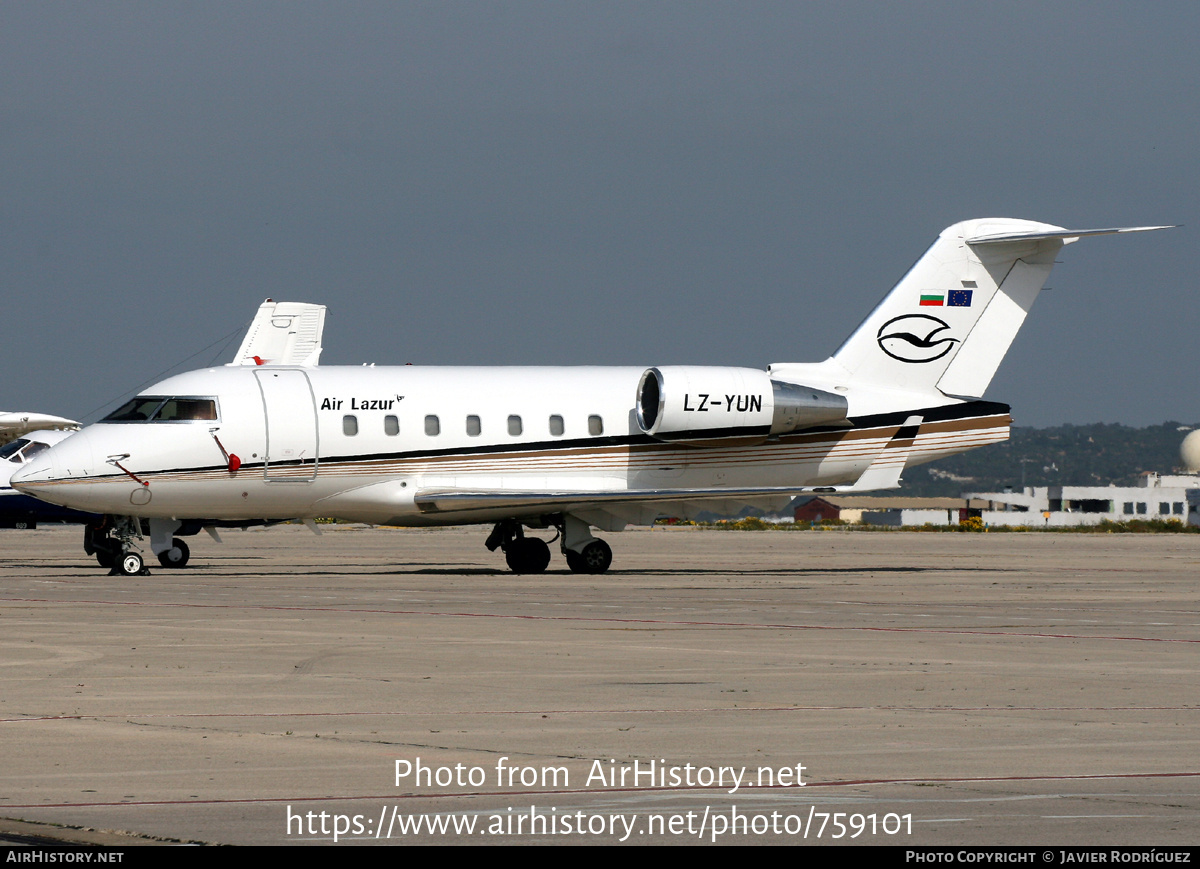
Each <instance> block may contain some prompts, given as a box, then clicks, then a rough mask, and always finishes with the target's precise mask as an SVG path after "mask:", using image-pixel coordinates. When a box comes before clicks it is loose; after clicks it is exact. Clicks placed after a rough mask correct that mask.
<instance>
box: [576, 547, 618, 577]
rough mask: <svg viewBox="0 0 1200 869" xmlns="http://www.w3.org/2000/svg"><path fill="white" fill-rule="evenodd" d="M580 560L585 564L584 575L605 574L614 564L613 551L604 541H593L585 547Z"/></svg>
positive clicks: (580, 554)
mask: <svg viewBox="0 0 1200 869" xmlns="http://www.w3.org/2000/svg"><path fill="white" fill-rule="evenodd" d="M579 558H580V561H582V562H583V572H584V573H604V571H606V570H608V567H609V565H610V564H612V549H611V548H610V547H609V545H608V544H607V543H605V542H604V541H603V540H593V541H592V542H591V543H589V544H588V545H587V546H585V547H583V552H581V553H579ZM569 563H570V562H568V564H569Z"/></svg>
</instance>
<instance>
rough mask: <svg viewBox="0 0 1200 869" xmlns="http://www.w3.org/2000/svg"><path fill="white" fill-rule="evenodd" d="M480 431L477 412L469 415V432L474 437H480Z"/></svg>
mask: <svg viewBox="0 0 1200 869" xmlns="http://www.w3.org/2000/svg"><path fill="white" fill-rule="evenodd" d="M479 431H480V428H479V417H477V416H475V414H471V415H470V416H468V417H467V434H469V435H470V436H471V437H473V438H476V437H479Z"/></svg>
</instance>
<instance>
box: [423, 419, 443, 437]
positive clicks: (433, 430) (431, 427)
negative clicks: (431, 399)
mask: <svg viewBox="0 0 1200 869" xmlns="http://www.w3.org/2000/svg"><path fill="white" fill-rule="evenodd" d="M441 433H442V424H441V422H440V421H439V420H438V418H437V416H436V415H435V414H432V413H431V414H429V416H427V417H425V434H427V435H429V436H430V437H435V436H436V435H439V434H441Z"/></svg>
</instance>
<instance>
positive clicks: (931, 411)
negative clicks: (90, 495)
mask: <svg viewBox="0 0 1200 869" xmlns="http://www.w3.org/2000/svg"><path fill="white" fill-rule="evenodd" d="M1009 411H1010V408H1009V406H1008V405H1007V404H1001V403H999V402H995V401H967V402H963V403H961V404H946V405H939V406H938V407H930V408H922V409H918V410H904V411H897V412H894V413H877V414H872V415H870V416H858V417H851V418H850V425H849V426H844V425H843V426H817V427H814V428H806V429H801V430H800V431H795V432H789V433H787V434H783V435H779V438H778V440H777V441H775V440H773V441H772V442H771V444H772V446H778V445H780V444H787V443H790V442H792V441H794V440H795V439H797V438H800V437H807V436H811V435H814V434H829V433H846V432H852V431H861V430H864V429H873V428H889V427H892V426H903V425H904V423H905V422H907V421H908V418H909V417H911V416H920V417H921V418H922V419H921V424H922V425H924V424H926V423H934V422H946V421H949V420H956V419H972V418H975V417H987V416H1000V415H1007V414H1008V413H1009ZM720 431H723V432H730V434H729V435H727V437H729V439H730V440H733V439H735V438H737V437H747V436H754V435H755V434H758V435H759V436H761V434H762V432H760V431H759V429H757V428H755V429H753V430H750V431H748V430H747V429H722V430H720ZM688 436H689V438H697V439H699V438H702V437H708V438H713V437H714V435H711V434H706V433H704V432H689V433H688ZM908 436H913V437H915V436H916V430H915V429H914V430H913V431H912V433H911V435H906V437H908ZM637 446H641V447H659V448H662V449H679V448H680V447H683V446H687V441H674V442H672V441H661V440H658V439H657V438H653V437H651V436H650V435H647V434H636V435H609V436H599V437H589V438H575V439H572V440H552V441H550V440H546V441H529V442H525V443H519V444H484V445H481V446H477V447H476V446H472V447H446V448H444V449H434V450H408V451H405V452H394V453H359V454H356V455H330V456H321V457H320V458H319V459H318V461H317V467H318V468H320V467H321V466H322V465H335V466H336V465H341V464H351V463H356V462H391V461H401V460H412V459H433V458H440V457H444V456H479V455H488V454H494V455H503V454H514V453H529V452H539V451H546V450H552V451H563V452H565V451H567V450H578V449H582V448H590V449H594V448H597V447H637ZM697 449H703V448H701V447H697ZM312 464H313V461H312V460H311V459H309V460H307V461H305V460H295V461H291V462H271V463H270V467H271V468H272V469H286V468H291V469H300V468H306V467H310V466H311V465H312ZM264 467H266V463H265V462H245V463H243V464H242V465H241V467H240V468H239V470H254V469H262V468H264ZM221 470H227V468H226V466H225V465H204V466H201V467H183V468H174V469H170V470H162V471H139V473H144V474H148V475H156V474H177V473H198V472H204V471H221ZM318 472H319V471H318ZM112 476H114V477H115V476H120V475H119V474H113V475H112ZM278 482H289V481H287V480H282V481H278ZM291 482H302V481H300V480H295V481H291Z"/></svg>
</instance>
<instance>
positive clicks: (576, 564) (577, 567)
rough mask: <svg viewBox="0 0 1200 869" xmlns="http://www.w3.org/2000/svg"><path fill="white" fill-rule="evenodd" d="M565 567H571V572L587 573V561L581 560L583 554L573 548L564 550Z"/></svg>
mask: <svg viewBox="0 0 1200 869" xmlns="http://www.w3.org/2000/svg"><path fill="white" fill-rule="evenodd" d="M566 555H567V567H569V568H571V573H587V572H588V569H587V563H586V562H585V561H584V560H583V556H582V555H580V554H579V553H578V552H576V551H575V550H573V549H568V550H567V551H566Z"/></svg>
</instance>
